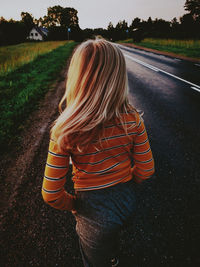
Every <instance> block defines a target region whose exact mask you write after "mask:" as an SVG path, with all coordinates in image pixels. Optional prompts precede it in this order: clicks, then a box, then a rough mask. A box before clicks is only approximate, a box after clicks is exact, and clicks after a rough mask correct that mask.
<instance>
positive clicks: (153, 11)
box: [0, 0, 187, 29]
mask: <svg viewBox="0 0 200 267" xmlns="http://www.w3.org/2000/svg"><path fill="white" fill-rule="evenodd" d="M185 2H186V0H99V1H97V0H31V1H29V0H0V17H1V16H3V17H4V18H5V19H10V18H13V19H15V20H20V19H21V16H20V14H21V12H22V11H24V12H29V13H30V14H32V15H33V17H34V18H37V19H39V17H43V16H44V15H46V14H47V8H48V7H52V6H55V5H60V6H62V7H73V8H75V9H76V10H77V11H78V18H79V26H80V27H81V28H82V29H85V28H107V26H108V24H109V22H110V21H111V22H112V23H113V25H114V26H116V24H117V23H118V22H119V20H124V19H125V20H126V21H127V22H128V25H130V23H131V22H132V20H133V19H134V18H135V17H139V18H141V19H144V20H147V19H148V17H150V16H151V18H152V19H155V18H159V19H160V18H162V19H165V20H168V21H170V20H172V19H173V18H174V17H176V18H179V17H180V16H182V15H183V14H185V13H187V12H186V11H185V10H184V4H185Z"/></svg>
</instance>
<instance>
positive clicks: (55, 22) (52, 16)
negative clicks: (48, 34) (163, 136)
mask: <svg viewBox="0 0 200 267" xmlns="http://www.w3.org/2000/svg"><path fill="white" fill-rule="evenodd" d="M77 13H78V11H77V10H76V9H74V8H70V7H66V8H63V7H61V6H53V7H49V8H48V9H47V16H44V22H43V24H44V26H46V27H51V26H61V27H64V28H77V27H79V24H78V16H77Z"/></svg>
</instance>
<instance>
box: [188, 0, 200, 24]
mask: <svg viewBox="0 0 200 267" xmlns="http://www.w3.org/2000/svg"><path fill="white" fill-rule="evenodd" d="M184 8H185V10H187V11H189V13H190V14H191V15H192V16H193V18H194V20H197V19H199V18H200V0H186V2H185V5H184Z"/></svg>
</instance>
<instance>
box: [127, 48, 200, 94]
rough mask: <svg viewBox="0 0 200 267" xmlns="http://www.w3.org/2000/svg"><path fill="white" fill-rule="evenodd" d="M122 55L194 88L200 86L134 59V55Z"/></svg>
mask: <svg viewBox="0 0 200 267" xmlns="http://www.w3.org/2000/svg"><path fill="white" fill-rule="evenodd" d="M124 56H125V57H127V58H129V59H131V60H133V61H135V62H137V63H139V64H141V65H143V66H145V67H147V68H150V69H152V70H154V71H157V72H158V71H160V72H162V73H165V74H166V75H169V76H171V77H173V78H175V79H178V80H180V81H182V82H185V83H187V84H190V85H192V86H193V87H194V88H196V89H197V88H199V89H200V86H199V85H197V84H195V83H191V82H189V81H187V80H184V79H182V78H180V77H178V76H176V75H174V74H171V73H169V72H167V71H164V70H161V69H159V68H157V67H154V66H152V65H150V64H147V63H145V62H143V61H141V60H139V59H136V58H134V57H131V56H129V55H127V54H125V53H124ZM199 92H200V90H199Z"/></svg>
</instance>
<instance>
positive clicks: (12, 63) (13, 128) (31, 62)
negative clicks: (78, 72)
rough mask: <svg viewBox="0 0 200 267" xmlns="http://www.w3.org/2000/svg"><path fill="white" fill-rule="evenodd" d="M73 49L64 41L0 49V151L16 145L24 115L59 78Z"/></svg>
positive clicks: (73, 45) (73, 43) (25, 116)
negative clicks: (12, 144) (0, 64)
mask: <svg viewBox="0 0 200 267" xmlns="http://www.w3.org/2000/svg"><path fill="white" fill-rule="evenodd" d="M75 45H76V43H75V42H66V41H65V42H44V43H27V44H26V43H25V44H20V45H16V46H10V47H2V48H0V62H3V64H2V65H3V67H2V68H1V70H2V72H1V75H0V148H1V149H5V148H6V147H7V146H8V145H9V144H11V143H12V142H13V141H16V137H17V136H18V133H19V132H20V129H21V128H22V126H23V124H24V121H25V120H26V119H27V118H28V115H29V114H30V113H31V112H32V111H33V110H35V109H36V108H37V104H38V102H39V101H40V100H41V99H42V97H44V95H45V94H46V92H47V91H48V90H49V89H50V88H51V86H52V83H54V82H55V81H56V80H57V79H58V78H59V77H60V72H61V70H62V69H63V68H64V67H66V61H67V58H68V57H69V56H70V55H71V52H72V50H73V48H74V47H75ZM6 55H7V56H6ZM6 58H7V61H6Z"/></svg>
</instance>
